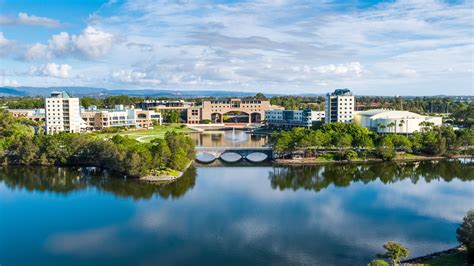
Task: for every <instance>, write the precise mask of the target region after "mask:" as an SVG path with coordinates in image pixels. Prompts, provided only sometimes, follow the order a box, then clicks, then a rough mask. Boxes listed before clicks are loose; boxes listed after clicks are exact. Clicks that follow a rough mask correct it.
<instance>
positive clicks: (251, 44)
mask: <svg viewBox="0 0 474 266" xmlns="http://www.w3.org/2000/svg"><path fill="white" fill-rule="evenodd" d="M346 7H347V8H346ZM347 10H351V11H347ZM110 14H113V16H111V15H110ZM471 15H472V6H471V5H469V3H468V2H467V1H466V2H460V3H448V2H445V1H435V0H428V1H405V0H398V1H392V2H383V3H379V4H373V5H371V6H370V7H364V8H359V7H358V6H357V5H354V4H353V2H351V1H347V2H342V3H338V4H334V3H333V2H332V1H309V2H308V1H304V2H301V1H295V0H285V1H278V3H275V2H274V1H254V2H248V1H232V2H230V3H219V4H215V3H213V1H210V0H205V1H200V2H195V1H149V0H129V1H126V2H120V1H119V2H116V3H114V4H105V5H103V6H101V7H100V8H99V10H98V11H96V12H94V14H93V15H92V16H91V17H90V18H89V19H88V21H87V22H88V26H87V27H86V28H85V29H84V30H83V31H82V32H80V33H79V34H75V35H74V34H71V33H66V32H62V33H60V34H57V35H54V36H52V37H51V38H50V40H49V41H47V42H44V43H37V44H32V45H31V46H29V47H28V48H27V49H26V48H25V49H23V51H27V52H26V53H25V52H22V53H23V58H25V59H27V60H48V61H51V60H52V59H55V58H64V57H73V58H79V59H85V60H90V59H94V66H92V65H90V66H89V67H86V68H92V67H94V68H96V69H97V68H99V66H100V68H101V69H100V70H99V71H97V72H96V73H91V74H92V75H89V76H88V77H87V79H88V80H87V82H90V83H91V85H95V86H101V87H103V86H109V87H113V86H116V85H117V84H119V83H126V84H127V85H128V86H136V87H144V86H147V87H160V88H171V89H176V88H180V89H223V90H246V91H260V90H262V89H265V91H269V92H282V93H288V92H289V91H291V92H293V93H299V92H313V93H323V92H327V91H328V90H332V89H334V88H335V87H349V88H352V89H353V90H354V91H355V93H357V94H365V93H373V92H376V93H377V94H384V95H387V94H389V95H390V94H391V95H393V94H394V92H393V91H394V89H395V88H396V90H397V94H401V95H404V94H412V93H414V92H415V93H416V94H439V93H447V91H446V88H447V86H449V87H448V88H456V89H457V90H456V91H450V92H448V93H451V94H454V93H460V94H464V93H468V94H472V90H473V89H474V88H473V87H472V86H473V85H472V79H471V76H470V75H472V69H473V68H472V62H471V61H472V54H473V51H474V45H473V44H474V42H473V39H472V36H471V35H472V19H471V17H472V16H471ZM117 40H120V41H117ZM98 59H100V62H99V60H98ZM42 63H44V62H42ZM85 64H87V63H85ZM90 64H92V63H90ZM110 66H114V67H113V68H112V70H110ZM447 69H450V71H447ZM111 72H112V74H111ZM141 74H144V75H141ZM104 83H107V84H104ZM429 83H433V86H431V85H429ZM121 85H122V84H121ZM382 87H383V88H384V89H383V90H381V88H382ZM417 88H422V89H417ZM428 88H429V89H428ZM289 89H290V90H289Z"/></svg>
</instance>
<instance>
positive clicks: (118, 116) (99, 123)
mask: <svg viewBox="0 0 474 266" xmlns="http://www.w3.org/2000/svg"><path fill="white" fill-rule="evenodd" d="M81 117H82V119H83V120H84V121H85V122H86V124H87V130H89V131H92V130H102V129H104V128H109V127H136V128H150V127H153V121H157V123H158V124H159V125H161V124H162V118H161V114H160V113H157V112H155V111H153V110H141V109H135V108H125V107H124V106H123V105H116V106H115V108H114V109H97V108H96V107H95V106H89V107H88V108H87V109H83V110H82V112H81Z"/></svg>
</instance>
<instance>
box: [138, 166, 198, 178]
mask: <svg viewBox="0 0 474 266" xmlns="http://www.w3.org/2000/svg"><path fill="white" fill-rule="evenodd" d="M192 164H193V161H191V162H189V163H188V165H187V166H186V167H185V169H184V170H182V171H176V170H171V169H166V170H161V171H157V173H158V175H147V176H143V177H140V178H138V180H140V181H144V182H148V183H163V182H174V181H176V180H177V179H179V178H180V177H182V176H183V174H184V172H186V170H188V168H189V167H190V166H191V165H192Z"/></svg>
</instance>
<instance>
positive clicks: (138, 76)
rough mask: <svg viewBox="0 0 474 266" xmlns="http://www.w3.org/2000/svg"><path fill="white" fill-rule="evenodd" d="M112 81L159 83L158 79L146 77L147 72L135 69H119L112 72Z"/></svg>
mask: <svg viewBox="0 0 474 266" xmlns="http://www.w3.org/2000/svg"><path fill="white" fill-rule="evenodd" d="M112 79H113V80H114V81H118V82H122V83H144V84H160V83H161V81H160V80H158V79H153V78H147V73H145V72H140V71H136V70H119V71H115V72H113V73H112Z"/></svg>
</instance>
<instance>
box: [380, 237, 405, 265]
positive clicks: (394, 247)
mask: <svg viewBox="0 0 474 266" xmlns="http://www.w3.org/2000/svg"><path fill="white" fill-rule="evenodd" d="M383 248H384V249H386V250H387V251H386V252H385V253H384V254H379V255H378V256H379V257H380V258H384V259H389V260H391V261H392V264H394V265H397V264H398V262H399V261H400V260H401V259H402V258H406V257H408V248H406V247H404V246H402V245H401V244H399V243H397V242H393V241H389V242H387V243H385V244H384V245H383Z"/></svg>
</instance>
